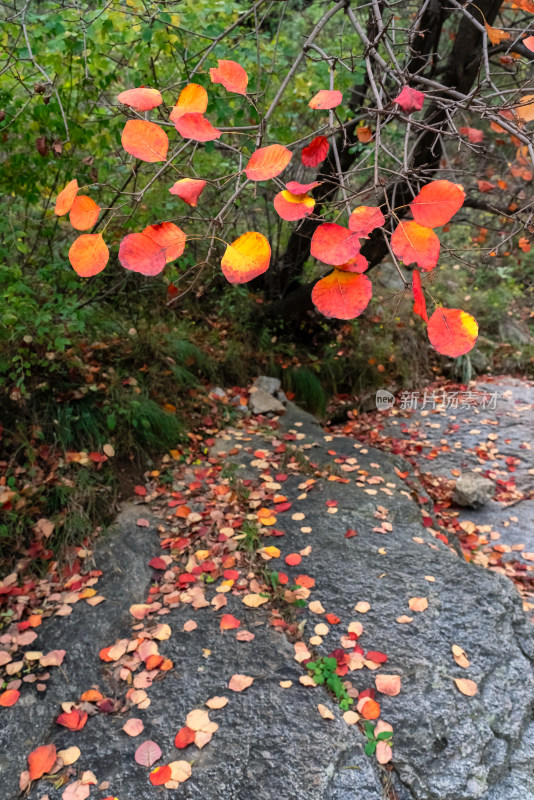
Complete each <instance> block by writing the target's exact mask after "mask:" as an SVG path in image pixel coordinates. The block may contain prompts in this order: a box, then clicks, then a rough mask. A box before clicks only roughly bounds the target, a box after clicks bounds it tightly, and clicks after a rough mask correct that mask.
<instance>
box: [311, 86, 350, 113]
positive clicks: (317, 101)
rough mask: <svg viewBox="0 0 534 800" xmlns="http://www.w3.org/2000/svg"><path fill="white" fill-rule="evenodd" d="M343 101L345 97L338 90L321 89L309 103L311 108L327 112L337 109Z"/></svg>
mask: <svg viewBox="0 0 534 800" xmlns="http://www.w3.org/2000/svg"><path fill="white" fill-rule="evenodd" d="M342 100H343V95H342V94H341V92H338V91H337V90H336V89H321V90H320V91H319V92H317V94H316V95H314V96H313V97H312V99H311V100H310V102H309V103H308V105H309V107H310V108H318V109H321V110H326V109H330V108H336V106H338V105H339V104H340V103H341V101H342Z"/></svg>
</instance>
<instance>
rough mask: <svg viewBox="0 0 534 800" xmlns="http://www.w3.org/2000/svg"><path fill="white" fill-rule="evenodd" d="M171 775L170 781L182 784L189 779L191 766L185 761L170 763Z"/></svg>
mask: <svg viewBox="0 0 534 800" xmlns="http://www.w3.org/2000/svg"><path fill="white" fill-rule="evenodd" d="M169 767H170V768H171V773H172V780H173V781H178V783H183V782H184V781H186V780H187V779H188V778H190V777H191V764H189V763H188V762H187V761H171V763H170V764H169Z"/></svg>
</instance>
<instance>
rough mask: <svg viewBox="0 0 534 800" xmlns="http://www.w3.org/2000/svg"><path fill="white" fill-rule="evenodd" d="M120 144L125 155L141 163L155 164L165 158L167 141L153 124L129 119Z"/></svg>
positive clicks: (167, 147) (163, 133) (162, 132)
mask: <svg viewBox="0 0 534 800" xmlns="http://www.w3.org/2000/svg"><path fill="white" fill-rule="evenodd" d="M121 142H122V146H123V147H124V149H125V150H126V152H127V153H130V155H132V156H135V158H139V159H140V160H141V161H148V162H150V163H156V162H157V161H165V159H166V158H167V151H168V149H169V139H168V137H167V134H166V133H165V131H164V130H163V129H162V128H160V127H159V125H156V124H155V123H154V122H147V120H144V119H129V120H128V122H127V123H126V125H125V126H124V130H123V131H122V136H121Z"/></svg>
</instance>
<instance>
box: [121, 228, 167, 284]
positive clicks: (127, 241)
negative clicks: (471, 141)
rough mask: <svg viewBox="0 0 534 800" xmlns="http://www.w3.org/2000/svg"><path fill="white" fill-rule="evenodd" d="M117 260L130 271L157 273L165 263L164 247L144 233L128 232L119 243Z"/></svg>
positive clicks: (148, 273)
mask: <svg viewBox="0 0 534 800" xmlns="http://www.w3.org/2000/svg"><path fill="white" fill-rule="evenodd" d="M119 261H120V262H121V264H122V266H123V267H124V269H129V270H131V271H132V272H140V273H141V274H142V275H159V273H160V272H161V271H162V270H163V268H164V267H165V264H166V258H165V248H163V247H161V245H160V244H158V243H157V242H156V241H155V240H154V239H151V238H150V237H149V236H145V234H144V233H129V234H128V235H127V236H125V237H124V239H123V240H122V242H121V243H120V247H119Z"/></svg>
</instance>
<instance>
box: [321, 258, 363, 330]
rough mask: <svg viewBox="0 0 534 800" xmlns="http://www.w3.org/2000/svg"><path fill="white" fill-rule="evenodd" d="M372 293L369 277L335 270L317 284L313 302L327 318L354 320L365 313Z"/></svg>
mask: <svg viewBox="0 0 534 800" xmlns="http://www.w3.org/2000/svg"><path fill="white" fill-rule="evenodd" d="M372 293H373V288H372V284H371V281H370V280H369V278H368V277H367V275H359V274H357V273H352V272H340V270H337V269H335V270H334V271H333V272H332V273H330V275H327V276H326V278H322V280H320V281H318V282H317V283H316V284H315V286H314V287H313V291H312V301H313V303H314V305H315V307H316V308H317V309H318V311H320V312H321V314H324V315H325V317H335V318H336V319H354V318H355V317H358V316H359V315H360V314H361V313H362V312H363V311H365V309H366V308H367V306H368V304H369V300H370V299H371V296H372Z"/></svg>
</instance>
